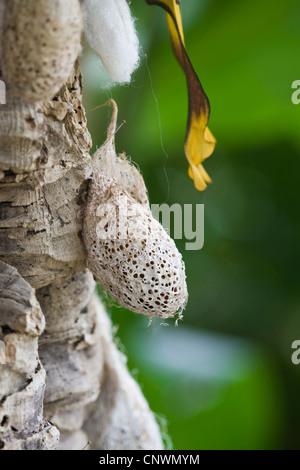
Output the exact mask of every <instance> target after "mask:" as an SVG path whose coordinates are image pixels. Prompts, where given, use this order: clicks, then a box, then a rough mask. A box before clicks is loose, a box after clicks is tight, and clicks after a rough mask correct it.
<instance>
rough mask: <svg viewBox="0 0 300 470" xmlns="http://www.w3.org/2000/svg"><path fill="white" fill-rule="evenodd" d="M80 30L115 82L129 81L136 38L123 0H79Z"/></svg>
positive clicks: (136, 50) (135, 57) (134, 62)
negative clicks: (82, 30) (82, 28)
mask: <svg viewBox="0 0 300 470" xmlns="http://www.w3.org/2000/svg"><path fill="white" fill-rule="evenodd" d="M82 10H83V21H84V33H85V36H86V39H87V41H88V43H89V45H90V46H91V48H92V49H93V50H94V51H95V52H96V54H97V55H98V56H99V57H100V59H101V61H102V63H103V65H104V67H105V68H106V70H107V71H108V73H109V74H110V76H111V78H112V79H113V80H114V81H115V82H119V83H126V82H130V79H131V74H132V73H133V72H134V70H135V69H136V68H137V66H138V63H139V41H138V38H137V35H136V32H135V27H134V22H133V19H132V17H131V13H130V9H129V6H128V4H127V2H126V0H83V1H82Z"/></svg>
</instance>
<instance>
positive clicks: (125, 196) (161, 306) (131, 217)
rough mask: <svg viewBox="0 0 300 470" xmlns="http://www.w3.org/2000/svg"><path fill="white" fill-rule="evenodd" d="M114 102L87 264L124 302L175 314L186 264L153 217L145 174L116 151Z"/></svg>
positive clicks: (96, 164)
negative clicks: (143, 176) (142, 174)
mask: <svg viewBox="0 0 300 470" xmlns="http://www.w3.org/2000/svg"><path fill="white" fill-rule="evenodd" d="M114 106H115V111H114V115H113V119H112V123H111V125H110V127H109V130H108V141H107V142H106V143H104V145H103V146H102V147H101V148H100V149H99V150H97V152H96V153H95V156H94V159H93V176H92V180H91V182H90V187H89V192H88V198H87V205H86V210H85V215H84V224H83V239H84V243H85V247H86V250H87V266H88V268H89V269H90V270H91V272H92V273H93V274H94V275H95V277H96V278H98V280H99V282H100V283H101V284H102V286H103V287H104V288H105V289H106V290H108V291H109V293H110V294H111V296H112V297H113V298H114V299H115V300H116V301H117V302H118V303H119V304H120V305H122V306H124V307H126V308H128V309H129V310H132V311H133V312H137V313H144V314H146V315H150V316H158V317H161V318H167V317H172V316H174V314H175V313H176V312H179V311H181V310H182V309H183V308H184V305H185V303H186V300H187V287H186V281H185V267H184V263H183V260H182V257H181V255H180V253H179V252H178V250H177V248H176V246H175V243H174V241H173V240H172V239H171V238H170V237H169V235H168V234H167V233H166V231H165V230H164V228H163V227H162V226H161V225H160V223H159V222H158V221H157V220H155V219H154V218H153V216H152V213H151V210H150V207H149V202H148V197H147V192H146V188H145V185H144V182H143V178H142V176H141V174H140V173H139V172H138V170H137V169H136V168H135V167H134V166H133V165H132V164H130V163H129V161H128V160H125V156H124V155H122V156H117V154H116V152H115V148H114V137H113V133H114V129H115V123H116V104H115V103H114Z"/></svg>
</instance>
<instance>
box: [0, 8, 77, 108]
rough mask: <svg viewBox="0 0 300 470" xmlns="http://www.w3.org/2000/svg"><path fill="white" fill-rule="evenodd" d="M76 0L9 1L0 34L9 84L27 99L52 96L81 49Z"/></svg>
mask: <svg viewBox="0 0 300 470" xmlns="http://www.w3.org/2000/svg"><path fill="white" fill-rule="evenodd" d="M81 31H82V13H81V8H80V3H79V0H52V1H51V2H49V0H34V1H29V0H9V1H7V2H6V3H5V10H4V21H3V33H2V59H3V60H2V69H3V70H2V71H3V76H4V80H5V82H6V84H7V87H8V88H9V89H10V90H11V91H12V92H13V93H14V94H16V95H19V96H21V97H23V98H24V99H25V100H27V101H28V102H31V103H34V102H38V101H46V100H48V99H51V98H52V97H53V96H54V95H55V94H56V93H57V92H58V91H59V89H60V88H61V86H62V85H63V83H64V82H65V81H66V80H67V78H68V76H69V75H70V73H71V70H72V67H73V65H74V62H75V60H76V58H77V56H78V54H79V52H80V48H81V45H80V38H81Z"/></svg>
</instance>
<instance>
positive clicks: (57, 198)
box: [0, 0, 162, 449]
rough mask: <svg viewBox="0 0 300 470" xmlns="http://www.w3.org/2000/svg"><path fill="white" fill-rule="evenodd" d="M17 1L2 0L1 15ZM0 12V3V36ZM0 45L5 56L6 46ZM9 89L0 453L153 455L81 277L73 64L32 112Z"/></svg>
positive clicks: (86, 146) (0, 172)
mask: <svg viewBox="0 0 300 470" xmlns="http://www.w3.org/2000/svg"><path fill="white" fill-rule="evenodd" d="M63 1H64V0H56V3H57V4H62V3H63ZM75 1H76V0H75ZM23 2H24V0H9V3H10V9H11V11H16V9H15V8H12V3H15V5H21V4H22V3H23ZM35 2H36V5H37V4H39V3H40V4H41V6H43V7H44V6H45V1H44V0H35ZM78 4H79V2H78ZM4 7H5V1H4V0H0V35H1V38H2V39H3V37H4V36H3V34H2V32H3V30H4V31H5V23H4V24H3V25H2V26H3V27H2V28H1V22H2V19H1V18H3V12H5V8H4ZM20 11H21V10H20ZM63 11H64V12H65V13H64V14H65V15H68V14H69V13H68V9H63ZM78 11H79V10H78ZM72 14H73V15H74V12H72ZM1 15H2V16H1ZM27 20H28V18H27ZM29 20H30V19H29ZM78 21H79V20H78ZM38 23H39V22H37V24H38ZM62 23H63V22H62ZM73 23H74V17H73ZM73 23H72V24H73ZM19 24H20V25H22V21H21V22H19ZM41 24H42V23H41ZM66 24H68V22H67V21H66ZM75 24H77V23H76V21H75ZM78 24H79V22H78ZM19 27H22V26H19ZM35 27H36V26H35ZM19 33H20V34H21V33H22V31H19ZM69 40H72V39H71V38H70V39H69ZM74 40H78V38H77V36H76V35H75V36H74ZM0 43H1V47H2V52H3V49H5V48H6V47H8V43H7V42H3V41H0ZM76 47H77V46H76ZM76 47H74V48H71V49H72V50H75V49H76ZM0 50H1V49H0ZM6 56H7V55H6ZM58 57H62V56H60V55H59V56H58ZM2 59H3V55H2V58H1V57H0V63H1V64H2V66H3V60H2ZM63 60H67V59H66V57H65V56H64V59H63ZM4 65H5V64H4ZM56 65H57V64H56ZM71 65H73V64H71ZM4 69H5V67H4ZM4 69H3V68H2V71H3V70H4ZM6 70H9V69H8V68H6ZM70 70H71V69H70ZM15 73H17V72H15ZM8 75H9V74H8ZM1 78H2V79H3V76H2V75H1V71H0V79H1ZM14 78H15V81H16V79H17V77H14ZM5 79H6V80H7V76H6V77H5ZM59 79H61V78H60V77H58V78H57V80H59ZM14 83H15V82H14ZM55 85H56V84H55ZM24 86H26V83H25V85H24ZM7 89H8V93H7V104H6V105H5V106H1V108H0V340H5V341H6V343H7V344H9V345H11V348H10V352H12V351H15V354H12V357H11V358H10V359H9V362H8V363H7V364H6V365H1V364H0V448H2V449H54V448H60V449H81V448H83V447H85V446H86V444H87V443H88V442H89V441H90V442H91V448H95V449H105V448H109V449H117V448H122V449H125V448H126V449H137V448H144V449H149V448H153V449H159V448H162V442H161V438H160V434H159V429H158V426H157V424H156V422H155V419H154V417H153V415H152V413H151V412H150V410H149V407H148V404H147V403H146V401H145V399H144V398H143V396H142V393H141V391H140V389H139V387H138V385H137V384H136V383H135V382H134V381H133V379H132V378H131V377H130V375H129V372H128V370H127V368H126V364H125V359H124V357H123V356H122V355H121V354H120V353H119V352H118V351H117V349H116V347H115V345H114V343H113V339H112V335H111V327H110V322H109V320H108V318H107V315H106V313H105V311H104V308H103V306H102V305H101V303H100V301H99V299H98V298H97V296H96V294H95V292H94V288H95V282H94V280H93V277H92V275H91V273H90V272H89V271H88V270H86V252H85V248H84V245H83V243H82V239H81V233H82V223H83V217H82V215H83V210H84V204H85V198H86V193H87V190H88V183H89V178H90V176H91V171H92V170H91V157H90V156H89V150H90V147H91V138H90V134H89V132H88V130H87V125H86V117H85V111H84V109H83V106H82V101H81V92H82V83H81V73H80V70H79V65H78V63H75V65H74V67H73V70H72V71H71V74H70V76H69V78H68V80H67V81H66V82H65V83H64V84H63V83H61V88H60V91H59V92H58V93H57V94H56V95H55V96H53V97H52V98H51V100H50V101H49V100H47V99H46V100H44V101H43V100H42V101H35V100H34V97H33V98H32V95H31V98H30V100H31V101H32V102H31V104H30V103H29V102H28V98H25V97H24V96H27V95H26V93H25V94H24V96H22V90H21V91H20V90H19V89H17V90H16V87H15V85H14V86H10V84H9V81H7ZM17 94H18V96H17ZM20 95H21V96H20ZM39 100H40V98H39ZM45 325H46V326H45ZM49 421H51V423H52V424H49ZM59 433H60V438H59Z"/></svg>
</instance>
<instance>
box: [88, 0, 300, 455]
mask: <svg viewBox="0 0 300 470" xmlns="http://www.w3.org/2000/svg"><path fill="white" fill-rule="evenodd" d="M182 7H183V23H184V28H185V35H186V45H187V50H188V53H189V55H190V57H191V60H192V62H193V65H194V67H195V69H196V71H197V72H198V74H199V77H200V79H201V82H202V84H203V86H204V89H205V91H206V93H207V95H208V97H209V99H210V102H211V119H210V123H209V127H210V129H211V131H212V132H213V134H214V135H215V137H216V138H217V141H218V142H217V147H216V150H215V153H214V154H213V156H212V157H210V158H209V159H208V160H207V162H206V166H205V167H206V169H207V171H208V173H209V174H210V176H211V177H212V178H213V184H212V185H210V186H209V187H208V189H207V190H206V191H205V193H199V192H197V191H196V190H195V189H194V187H193V183H192V181H191V180H190V179H189V178H188V176H187V162H186V160H185V157H184V152H183V141H184V134H185V127H186V114H187V102H186V99H187V95H186V87H185V81H184V76H183V73H182V72H181V70H180V68H179V66H178V64H177V63H176V60H175V58H174V56H173V54H172V51H171V46H170V41H169V37H168V32H167V27H166V24H165V21H164V17H163V15H162V11H161V10H160V9H159V8H155V7H149V6H147V5H146V2H140V1H136V2H132V8H133V11H134V13H135V16H136V17H137V18H138V20H137V28H138V30H139V35H140V38H141V42H142V44H143V47H144V52H145V54H147V59H146V58H145V57H143V58H142V64H141V67H140V69H139V70H138V71H137V72H136V74H135V76H134V81H133V83H132V84H131V85H130V86H128V87H122V88H115V89H111V90H104V91H103V90H102V91H101V90H100V88H99V87H96V86H94V87H88V85H89V83H90V81H89V80H90V79H89V77H91V76H93V80H94V83H96V82H97V80H98V83H99V85H100V78H99V79H98V76H97V75H95V61H96V59H91V58H89V56H86V57H85V59H84V68H85V70H86V74H85V76H86V78H85V84H86V86H87V87H86V89H85V101H86V107H87V111H88V118H89V126H90V128H91V129H92V131H93V139H94V143H95V144H98V145H100V144H101V143H102V142H103V140H104V131H105V126H106V123H107V119H108V111H107V110H105V109H104V110H103V109H102V110H97V111H91V109H92V108H93V107H95V106H97V105H98V104H102V103H103V102H104V101H105V99H106V98H107V97H109V96H111V95H112V96H113V97H114V98H115V99H116V100H117V101H118V104H119V109H120V117H119V120H120V121H121V120H123V119H126V125H125V126H123V127H122V129H121V130H120V131H119V133H118V135H117V148H118V149H119V151H120V152H121V151H123V150H126V153H127V154H129V155H130V156H131V157H132V158H133V160H134V161H136V162H137V163H138V165H139V166H140V168H141V170H142V173H143V175H144V177H145V181H146V184H147V186H148V188H149V194H150V200H151V202H152V203H162V202H165V201H166V199H167V198H168V201H167V202H168V203H170V204H172V203H174V202H179V203H180V204H184V203H204V204H205V245H204V248H203V249H202V250H201V251H199V252H192V251H185V250H184V243H183V242H178V247H179V249H180V250H181V252H182V253H183V257H184V259H185V262H186V267H187V279H188V286H189V293H190V298H189V303H188V306H187V309H186V311H185V319H184V323H183V325H180V326H179V328H177V329H175V328H173V325H170V326H169V328H163V327H162V326H161V327H160V328H159V322H158V324H157V322H156V323H155V324H154V326H153V327H152V326H151V327H150V328H148V329H146V324H147V321H146V320H145V319H143V318H141V317H140V316H136V315H133V314H131V313H129V312H126V311H124V310H120V309H116V308H113V309H112V317H113V321H114V322H115V323H118V324H119V325H120V329H119V335H120V337H121V340H122V341H123V343H124V344H125V346H126V348H127V352H128V355H129V359H130V366H131V367H132V368H138V370H139V371H140V372H139V374H138V380H139V382H140V383H141V385H142V387H143V390H144V393H145V395H146V396H147V398H148V400H149V402H150V404H151V406H152V408H153V409H154V411H156V412H157V413H159V414H162V415H164V416H166V418H167V421H168V429H169V433H170V436H171V439H172V440H173V443H174V446H175V447H176V448H178V449H190V448H194V449H206V448H207V449H212V448H220V449H228V448H236V449H242V448H247V449H248V448H257V449H262V448H299V439H298V436H299V433H300V425H299V423H300V409H299V400H298V397H299V393H300V380H299V379H300V376H299V373H300V366H298V367H299V368H297V366H295V365H293V364H292V363H291V360H290V356H291V343H292V341H293V340H295V339H300V338H299V336H300V333H299V332H300V316H299V293H298V292H299V288H298V279H297V264H296V261H297V259H299V244H298V243H297V232H298V229H299V203H298V201H299V194H298V185H299V183H298V177H299V174H300V132H299V129H300V128H299V122H300V121H299V118H300V105H299V106H295V105H293V104H292V102H291V94H292V89H291V84H292V82H293V81H294V80H297V79H300V76H299V54H300V52H299V51H300V27H299V26H300V5H299V2H298V1H297V0H288V1H286V0H277V1H276V2H273V1H271V0H263V1H261V0H253V1H252V2H241V1H239V0H226V2H224V1H222V0H210V1H209V0H202V1H201V2H200V1H199V0H182ZM97 73H98V72H96V74H97ZM95 76H96V77H97V78H95ZM153 90H154V92H153ZM157 103H158V105H157ZM157 106H158V107H159V113H158V109H157ZM161 139H162V141H163V146H164V149H165V151H166V152H167V154H168V158H166V156H165V153H164V151H163V149H162V145H161ZM190 329H192V333H191V331H190ZM203 331H206V332H208V331H210V332H211V333H210V335H208V333H205V334H204V333H203ZM178 332H179V333H178ZM212 332H215V333H216V332H218V335H214V334H213V333H212ZM164 333H166V336H168V337H169V336H170V337H172V338H173V339H172V340H170V343H168V344H171V345H172V348H174V356H175V357H177V354H178V350H176V340H178V341H179V344H185V343H184V341H183V339H182V338H181V337H180V334H182V335H183V336H184V337H185V341H187V337H188V335H189V334H192V335H196V336H195V338H198V339H195V341H197V342H198V343H199V345H200V346H201V344H202V343H204V345H203V344H202V346H201V351H202V353H203V354H204V352H205V347H204V346H205V345H206V351H207V356H208V357H210V355H211V356H212V357H213V359H212V357H210V362H209V364H210V366H209V367H210V369H211V370H214V368H216V367H217V365H218V364H219V366H220V374H221V375H220V376H218V374H216V376H215V377H211V376H209V374H207V375H205V374H204V372H203V367H204V366H203V363H201V364H200V365H199V363H197V361H191V358H192V354H190V355H188V354H186V355H185V354H184V352H185V351H184V350H185V346H184V348H183V349H184V350H183V357H184V358H185V360H186V363H185V364H186V371H185V370H184V367H183V366H182V367H181V368H178V367H177V364H176V361H174V364H173V365H172V364H171V363H170V362H168V366H167V365H166V360H165V357H164V355H162V356H161V360H159V358H157V357H156V355H155V350H156V348H157V347H159V346H161V344H162V343H163V335H164ZM220 334H221V336H220ZM147 335H148V336H147ZM147 338H148V339H147ZM241 338H243V340H242V339H241ZM172 341H173V342H172ZM180 341H183V343H180ZM224 342H225V343H226V344H227V345H228V348H229V349H230V348H231V349H230V350H231V351H232V354H231V355H229V356H226V355H225V357H224V356H223V355H221V358H218V355H214V354H213V352H212V351H213V350H214V349H217V350H219V348H221V346H222V344H223V343H224ZM187 344H188V342H187ZM196 351H197V348H196V349H195V354H196ZM203 351H204V352H203ZM175 353H176V354H175ZM165 354H167V352H166V351H165ZM199 354H200V353H199ZM220 361H221V362H220ZM191 364H194V368H193V367H191ZM218 370H219V369H218ZM224 371H225V372H224ZM226 374H227V375H226ZM187 397H188V399H187Z"/></svg>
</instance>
